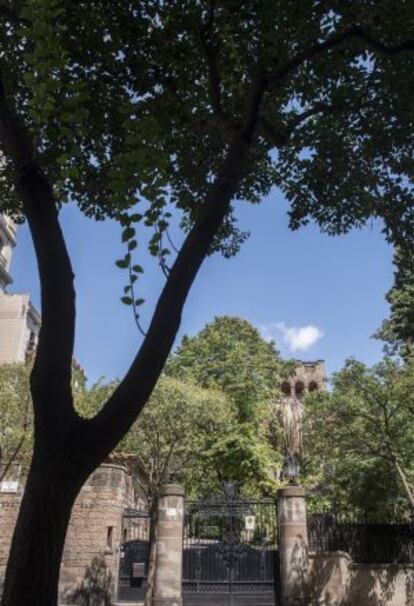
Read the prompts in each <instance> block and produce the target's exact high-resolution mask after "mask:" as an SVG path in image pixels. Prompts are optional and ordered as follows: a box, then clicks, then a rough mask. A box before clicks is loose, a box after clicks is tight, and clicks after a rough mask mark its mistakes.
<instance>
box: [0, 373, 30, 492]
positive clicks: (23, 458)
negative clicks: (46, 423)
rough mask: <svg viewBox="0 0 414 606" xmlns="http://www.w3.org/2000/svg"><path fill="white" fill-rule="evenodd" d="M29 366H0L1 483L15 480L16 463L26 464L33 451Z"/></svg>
mask: <svg viewBox="0 0 414 606" xmlns="http://www.w3.org/2000/svg"><path fill="white" fill-rule="evenodd" d="M30 371H31V367H30V366H28V365H25V364H4V365H0V482H1V481H2V480H3V479H5V478H8V477H9V476H10V478H11V479H15V473H16V470H15V466H16V465H21V464H23V465H24V464H26V465H27V464H28V461H30V455H31V451H32V440H33V411H32V406H31V397H30V389H29V376H30Z"/></svg>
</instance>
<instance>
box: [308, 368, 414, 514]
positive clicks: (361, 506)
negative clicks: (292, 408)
mask: <svg viewBox="0 0 414 606" xmlns="http://www.w3.org/2000/svg"><path fill="white" fill-rule="evenodd" d="M413 371H414V360H413V359H412V358H411V359H410V360H409V361H408V362H407V364H402V363H399V362H397V361H395V360H392V359H390V358H385V359H384V360H383V361H382V362H381V363H379V364H377V365H375V366H373V367H372V368H367V367H366V366H365V365H364V364H362V363H361V362H357V361H355V360H349V361H348V362H347V363H346V365H345V367H344V368H343V370H341V371H340V372H338V373H336V374H335V375H334V381H333V390H332V392H331V393H329V392H325V393H317V394H312V395H311V396H309V397H308V398H307V399H306V402H305V416H304V450H305V465H304V471H305V477H306V480H307V482H309V483H310V484H314V487H315V486H316V487H319V488H320V489H321V491H320V492H319V498H320V499H322V500H326V501H328V502H330V504H331V505H332V504H333V502H336V504H337V505H339V506H340V507H342V508H344V509H348V510H349V509H350V510H352V511H354V512H355V511H359V512H364V511H366V512H368V513H370V514H371V515H376V516H378V517H379V518H381V517H383V518H384V517H386V516H389V517H390V518H391V517H396V516H399V515H401V514H402V513H404V512H405V514H406V515H407V517H408V512H409V511H410V509H413V508H414V488H413V487H414V466H413V460H412V453H413V449H414V414H413V413H414V398H413V393H414V372H413ZM316 494H318V491H317V493H316Z"/></svg>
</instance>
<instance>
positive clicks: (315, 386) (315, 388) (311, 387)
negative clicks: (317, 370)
mask: <svg viewBox="0 0 414 606" xmlns="http://www.w3.org/2000/svg"><path fill="white" fill-rule="evenodd" d="M308 389H309V391H318V389H319V385H318V384H317V382H316V381H311V382H310V383H309V388H308Z"/></svg>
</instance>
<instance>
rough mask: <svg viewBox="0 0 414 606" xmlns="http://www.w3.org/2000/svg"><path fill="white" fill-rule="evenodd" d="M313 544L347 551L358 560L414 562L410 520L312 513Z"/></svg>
mask: <svg viewBox="0 0 414 606" xmlns="http://www.w3.org/2000/svg"><path fill="white" fill-rule="evenodd" d="M308 537H309V548H310V550H311V551H314V552H323V551H345V552H347V553H349V555H350V556H351V557H352V559H353V561H354V562H359V563H372V564H386V563H404V564H407V563H414V530H413V527H412V524H410V523H399V524H397V523H387V524H382V523H378V522H369V521H368V520H367V519H365V520H364V519H362V520H351V519H349V517H348V518H347V517H341V516H340V515H338V514H337V513H327V512H324V513H316V514H315V513H314V514H310V515H308Z"/></svg>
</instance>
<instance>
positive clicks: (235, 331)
mask: <svg viewBox="0 0 414 606" xmlns="http://www.w3.org/2000/svg"><path fill="white" fill-rule="evenodd" d="M292 369H293V366H292V363H290V362H284V361H282V360H281V359H280V357H279V353H278V351H277V350H276V347H275V344H274V343H273V342H271V343H268V342H266V341H265V340H264V339H263V337H261V335H260V333H259V331H258V330H257V328H255V327H254V326H253V325H252V324H250V322H248V321H247V320H244V319H242V318H237V317H231V316H222V317H217V318H215V319H214V320H213V321H212V322H211V323H210V324H207V325H206V326H205V328H204V329H203V330H202V331H200V332H199V333H198V334H197V335H195V336H194V337H184V338H183V340H182V343H181V345H180V346H179V347H178V348H177V350H176V351H175V352H174V354H172V356H171V357H170V359H169V360H168V362H167V366H166V372H167V374H169V375H172V376H176V377H180V378H187V379H190V380H192V381H194V382H196V383H197V384H198V385H200V386H202V387H213V388H218V389H221V390H223V392H224V393H225V394H226V396H227V397H228V398H230V399H231V401H232V402H233V403H234V405H235V407H236V410H237V414H238V420H239V423H238V426H237V431H238V444H239V446H238V447H239V448H241V452H240V454H242V455H243V456H242V461H243V466H242V467H241V466H240V464H239V461H240V454H239V456H235V459H234V460H235V461H236V464H233V466H232V469H231V470H230V469H229V468H227V469H226V470H225V469H224V468H223V469H222V472H221V476H222V478H221V479H222V480H233V481H236V483H237V484H238V487H239V489H241V490H242V491H243V490H247V491H249V492H250V494H252V491H253V492H254V491H256V492H258V493H259V494H263V493H265V494H268V493H271V494H274V491H275V487H276V485H275V478H276V477H277V471H278V470H280V468H281V466H282V462H283V448H282V444H281V439H280V435H278V440H276V441H275V439H274V438H275V435H276V433H275V430H276V427H275V423H273V422H272V421H273V420H274V418H275V410H276V408H277V400H278V399H279V397H280V384H281V381H282V376H285V375H286V374H288V373H289V372H290V371H292ZM277 433H278V434H280V431H279V432H277ZM229 471H231V472H232V473H231V475H228V473H229ZM226 472H227V477H225V473H226Z"/></svg>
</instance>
